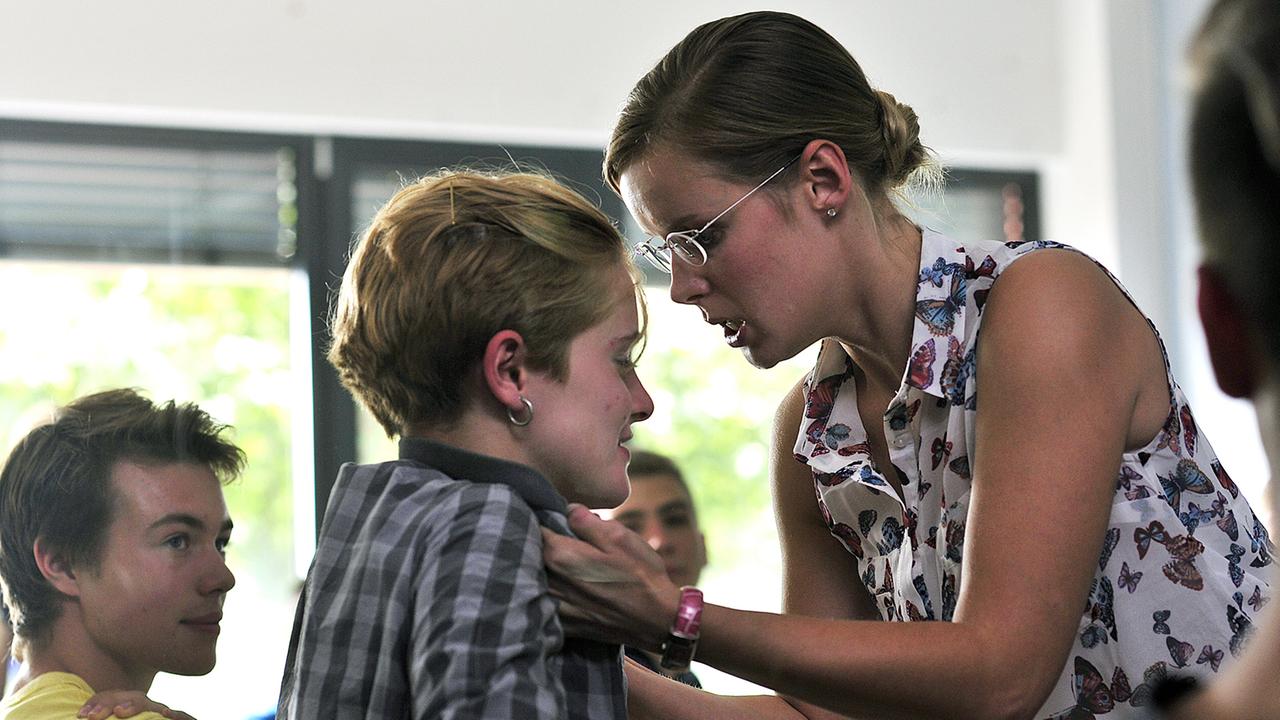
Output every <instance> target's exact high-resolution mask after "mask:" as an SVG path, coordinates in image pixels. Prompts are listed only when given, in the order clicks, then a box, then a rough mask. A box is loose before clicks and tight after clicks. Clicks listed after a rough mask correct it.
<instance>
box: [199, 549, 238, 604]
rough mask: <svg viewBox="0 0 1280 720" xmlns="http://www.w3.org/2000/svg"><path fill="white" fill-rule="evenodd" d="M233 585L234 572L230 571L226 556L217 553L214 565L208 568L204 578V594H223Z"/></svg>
mask: <svg viewBox="0 0 1280 720" xmlns="http://www.w3.org/2000/svg"><path fill="white" fill-rule="evenodd" d="M235 586H236V576H235V573H233V572H231V568H230V567H228V566H227V561H226V558H224V557H223V556H222V555H221V554H219V555H218V556H217V560H216V561H215V564H214V566H213V567H212V568H210V571H209V574H208V576H207V577H206V578H205V584H204V593H205V594H206V595H225V594H226V593H227V592H229V591H230V590H231V588H233V587H235Z"/></svg>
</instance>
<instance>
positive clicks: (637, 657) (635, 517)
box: [600, 450, 707, 688]
mask: <svg viewBox="0 0 1280 720" xmlns="http://www.w3.org/2000/svg"><path fill="white" fill-rule="evenodd" d="M627 474H628V476H629V477H630V478H631V494H630V495H629V496H627V499H626V502H624V503H622V504H621V505H619V506H618V507H616V508H614V509H612V510H605V511H602V512H601V513H600V516H601V517H603V518H605V519H609V520H617V521H618V522H620V523H622V524H623V525H625V526H626V527H627V528H628V529H630V530H631V531H632V532H634V533H636V534H637V535H639V536H640V537H641V538H643V539H644V541H645V542H646V543H647V544H648V545H649V547H651V548H653V550H654V552H656V553H658V556H659V557H661V558H662V563H663V567H665V568H666V571H667V577H669V578H671V582H673V583H675V584H676V585H679V586H681V587H687V586H695V585H697V584H698V578H699V577H701V575H702V569H703V568H705V567H706V566H707V541H706V538H705V537H704V536H703V534H702V530H701V529H700V528H699V527H698V510H697V508H696V507H695V506H694V504H693V494H692V493H690V492H689V485H688V483H686V482H685V479H684V474H683V473H681V472H680V468H679V467H678V466H676V464H675V462H674V461H673V460H671V458H668V457H667V456H665V455H659V454H658V453H655V452H650V451H648V450H635V451H633V452H632V453H631V465H630V466H629V467H628V468H627ZM625 651H626V654H627V657H629V658H631V659H632V660H634V661H636V662H638V663H640V664H641V665H643V666H644V667H646V668H648V669H649V670H652V671H654V672H660V673H662V674H663V675H666V676H667V677H669V678H672V679H675V680H679V681H680V682H682V683H684V684H686V685H692V686H693V687H699V688H700V687H702V683H700V682H699V681H698V676H697V675H695V674H694V673H693V672H692V671H691V670H689V669H687V668H663V667H662V666H661V665H660V664H659V660H660V658H659V654H658V653H653V652H649V651H647V650H641V649H639V648H633V647H630V646H628V647H626V648H625Z"/></svg>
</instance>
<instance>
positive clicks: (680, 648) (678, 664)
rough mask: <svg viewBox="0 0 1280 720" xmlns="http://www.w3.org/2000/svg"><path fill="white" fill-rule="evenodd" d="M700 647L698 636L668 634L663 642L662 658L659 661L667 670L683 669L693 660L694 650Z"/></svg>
mask: <svg viewBox="0 0 1280 720" xmlns="http://www.w3.org/2000/svg"><path fill="white" fill-rule="evenodd" d="M697 647H698V639H697V638H684V637H680V636H679V635H675V634H672V635H668V636H667V641H666V642H665V643H663V644H662V659H661V660H660V661H659V662H658V664H659V665H661V666H662V667H663V668H665V669H667V670H683V669H685V668H687V667H689V663H691V662H693V651H694V650H695V649H696V648H697Z"/></svg>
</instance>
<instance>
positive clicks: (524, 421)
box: [507, 395, 533, 427]
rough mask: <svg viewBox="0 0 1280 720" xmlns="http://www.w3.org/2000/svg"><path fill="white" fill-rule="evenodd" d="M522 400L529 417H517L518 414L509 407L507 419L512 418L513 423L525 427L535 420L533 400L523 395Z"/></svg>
mask: <svg viewBox="0 0 1280 720" xmlns="http://www.w3.org/2000/svg"><path fill="white" fill-rule="evenodd" d="M520 402H521V403H522V404H523V405H524V409H525V413H526V414H527V417H524V418H517V417H516V414H515V413H513V412H511V408H507V419H508V420H510V421H511V424H512V425H515V426H516V427H524V426H525V425H528V424H529V423H531V422H533V401H532V400H530V399H529V398H527V397H525V396H523V395H521V396H520Z"/></svg>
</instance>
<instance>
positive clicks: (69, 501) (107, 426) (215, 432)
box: [0, 389, 244, 644]
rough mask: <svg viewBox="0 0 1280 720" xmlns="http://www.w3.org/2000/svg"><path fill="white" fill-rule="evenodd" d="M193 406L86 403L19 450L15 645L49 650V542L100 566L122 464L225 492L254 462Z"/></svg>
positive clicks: (13, 486) (7, 482)
mask: <svg viewBox="0 0 1280 720" xmlns="http://www.w3.org/2000/svg"><path fill="white" fill-rule="evenodd" d="M225 429H226V426H225V425H220V424H218V423H216V422H214V420H213V419H212V418H211V417H209V415H208V413H206V412H204V411H203V410H201V409H200V408H199V407H196V406H195V405H193V404H190V403H184V404H181V405H179V404H175V403H174V402H173V401H172V400H171V401H169V402H167V403H164V404H161V405H155V404H153V403H152V402H151V401H150V400H148V399H146V398H144V397H142V396H140V395H138V393H137V392H135V391H134V390H130V389H119V390H108V391H105V392H100V393H96V394H93V395H86V396H84V397H82V398H79V399H77V400H74V401H72V402H71V403H70V404H68V405H66V406H65V407H62V408H59V409H58V410H56V411H55V413H54V416H53V418H52V419H51V420H50V421H49V422H47V423H45V424H43V425H40V426H38V427H36V428H35V429H33V430H32V431H31V432H29V433H27V435H26V436H25V437H24V438H22V439H21V440H19V441H18V444H17V445H16V446H14V448H13V451H12V452H10V454H9V458H8V460H6V461H5V464H4V468H3V470H0V584H2V585H3V588H4V602H5V604H6V605H7V606H8V608H9V613H10V622H11V623H12V625H13V631H14V635H15V637H17V638H18V639H19V640H21V641H23V644H26V643H37V644H38V643H43V642H44V641H45V640H46V639H47V632H48V630H49V628H50V627H51V625H52V623H53V621H54V620H55V619H56V618H57V617H58V613H59V612H60V609H61V604H60V603H59V602H58V600H59V598H60V597H61V595H60V594H59V593H58V591H57V590H56V589H55V588H54V587H53V586H52V585H51V584H49V582H48V581H47V580H46V579H45V578H44V575H43V574H41V572H40V568H39V567H37V565H36V561H35V555H34V554H33V552H32V546H33V545H34V544H35V541H36V540H37V539H39V540H40V541H41V543H42V544H43V545H44V546H45V547H47V548H48V549H49V550H50V551H51V552H53V553H56V554H59V555H61V556H62V557H63V558H64V559H65V560H66V562H68V563H69V564H70V565H71V566H73V567H88V568H92V567H94V566H96V564H97V562H98V560H99V559H100V557H101V553H102V547H103V543H104V541H105V538H106V533H107V529H108V528H109V527H110V526H111V523H112V520H113V516H114V512H113V511H114V504H115V503H114V498H113V492H112V489H111V482H110V481H111V474H112V470H113V468H114V467H115V465H116V463H118V462H120V461H122V460H131V461H137V462H147V463H152V462H156V463H193V464H198V465H204V466H206V467H208V468H209V469H210V470H212V471H213V472H214V474H215V475H217V476H218V477H219V479H220V480H222V481H223V482H228V481H230V480H231V479H232V478H234V477H235V476H236V475H238V474H239V473H240V471H241V469H242V468H243V467H244V453H243V452H242V451H241V450H240V448H238V447H236V446H235V445H233V444H232V443H231V442H229V441H227V440H225V439H223V438H222V436H221V435H222V432H223V431H224V430H225Z"/></svg>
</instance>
